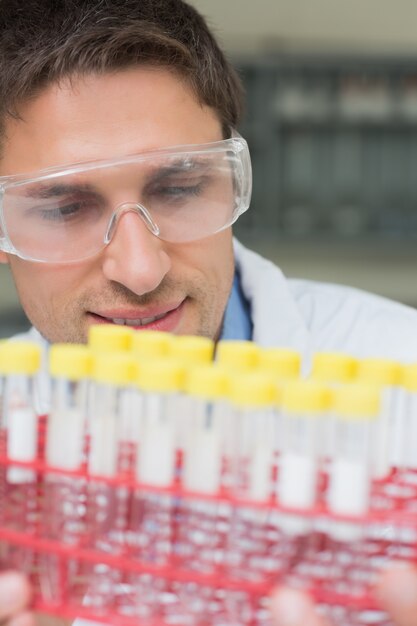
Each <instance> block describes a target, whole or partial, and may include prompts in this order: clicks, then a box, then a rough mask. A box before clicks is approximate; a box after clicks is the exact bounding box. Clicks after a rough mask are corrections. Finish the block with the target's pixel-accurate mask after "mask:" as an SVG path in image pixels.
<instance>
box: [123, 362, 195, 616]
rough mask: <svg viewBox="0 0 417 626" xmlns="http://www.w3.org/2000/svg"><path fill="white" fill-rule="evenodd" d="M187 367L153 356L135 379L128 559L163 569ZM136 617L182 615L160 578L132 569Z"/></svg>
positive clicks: (167, 558)
mask: <svg viewBox="0 0 417 626" xmlns="http://www.w3.org/2000/svg"><path fill="white" fill-rule="evenodd" d="M184 379H185V368H184V365H183V364H182V363H181V362H178V360H176V359H153V360H149V361H148V362H146V366H143V367H139V370H138V375H137V378H136V384H137V385H138V387H139V389H140V391H141V392H142V393H143V398H144V404H143V428H142V430H141V438H140V442H139V447H138V454H137V459H136V468H135V470H136V480H137V481H138V482H139V483H141V484H142V485H144V487H141V486H138V487H137V488H136V489H135V492H134V496H133V503H132V508H131V515H130V537H131V542H130V555H131V557H132V559H134V560H138V561H140V562H141V563H144V564H152V565H154V566H159V567H161V568H163V567H167V566H169V564H170V563H171V561H172V558H173V555H172V548H173V540H174V529H175V519H176V517H175V514H176V510H175V507H176V506H177V501H176V499H175V497H174V496H173V495H172V494H171V493H170V488H172V487H173V485H174V480H175V470H176V433H175V423H176V418H177V416H178V414H179V410H180V408H181V403H180V398H181V394H182V391H183V386H184ZM129 581H130V585H131V586H132V588H133V589H135V594H136V602H135V607H136V609H135V613H134V615H135V616H136V617H137V618H141V619H143V620H147V619H151V620H152V619H157V618H158V619H161V617H164V614H165V612H166V611H167V612H169V613H170V616H171V618H172V614H173V613H176V617H177V618H178V619H179V620H181V619H182V617H183V614H182V608H181V606H180V602H179V601H178V598H177V597H176V596H175V594H173V593H172V589H171V587H170V585H169V584H168V582H167V581H166V580H165V579H164V578H163V577H157V576H154V575H152V574H147V573H144V574H132V575H131V576H130V578H129Z"/></svg>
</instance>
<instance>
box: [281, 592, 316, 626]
mask: <svg viewBox="0 0 417 626" xmlns="http://www.w3.org/2000/svg"><path fill="white" fill-rule="evenodd" d="M269 606H270V610H271V614H272V623H273V624H274V626H307V625H308V626H328V622H326V621H325V620H324V618H322V617H321V616H319V615H318V613H317V611H316V609H315V607H314V602H313V600H311V598H309V597H308V596H307V595H306V594H305V593H302V592H301V591H296V590H295V589H288V588H286V587H282V588H280V589H277V590H276V591H275V592H274V593H273V595H272V596H271V599H270V605H269Z"/></svg>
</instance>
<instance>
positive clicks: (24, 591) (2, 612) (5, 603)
mask: <svg viewBox="0 0 417 626" xmlns="http://www.w3.org/2000/svg"><path fill="white" fill-rule="evenodd" d="M31 596H32V591H31V588H30V584H29V582H28V581H27V579H26V578H25V577H24V576H23V575H22V574H19V573H18V572H11V571H10V572H2V573H1V574H0V623H1V624H2V626H35V618H34V615H33V613H31V612H30V611H29V609H28V607H29V603H30V600H31Z"/></svg>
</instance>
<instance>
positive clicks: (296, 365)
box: [258, 348, 301, 380]
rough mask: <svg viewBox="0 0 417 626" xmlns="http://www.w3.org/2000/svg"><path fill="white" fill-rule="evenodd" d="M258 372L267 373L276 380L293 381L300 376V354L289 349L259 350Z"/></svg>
mask: <svg viewBox="0 0 417 626" xmlns="http://www.w3.org/2000/svg"><path fill="white" fill-rule="evenodd" d="M258 370H260V371H265V372H269V373H270V374H272V375H273V376H275V377H276V378H277V379H278V380H295V379H297V378H300V376H301V354H300V353H299V352H298V351H297V350H291V349H290V348H261V349H259V360H258Z"/></svg>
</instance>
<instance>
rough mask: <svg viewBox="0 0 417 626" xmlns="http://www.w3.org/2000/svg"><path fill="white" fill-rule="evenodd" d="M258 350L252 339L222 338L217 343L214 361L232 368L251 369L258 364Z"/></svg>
mask: <svg viewBox="0 0 417 626" xmlns="http://www.w3.org/2000/svg"><path fill="white" fill-rule="evenodd" d="M260 350H261V349H260V348H259V346H258V345H257V344H256V343H254V342H253V341H238V340H234V339H229V340H223V341H219V343H218V344H217V349H216V361H217V362H218V363H219V364H221V365H224V366H225V367H230V368H232V369H237V370H251V369H254V368H255V367H257V366H258V364H259V355H260Z"/></svg>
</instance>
